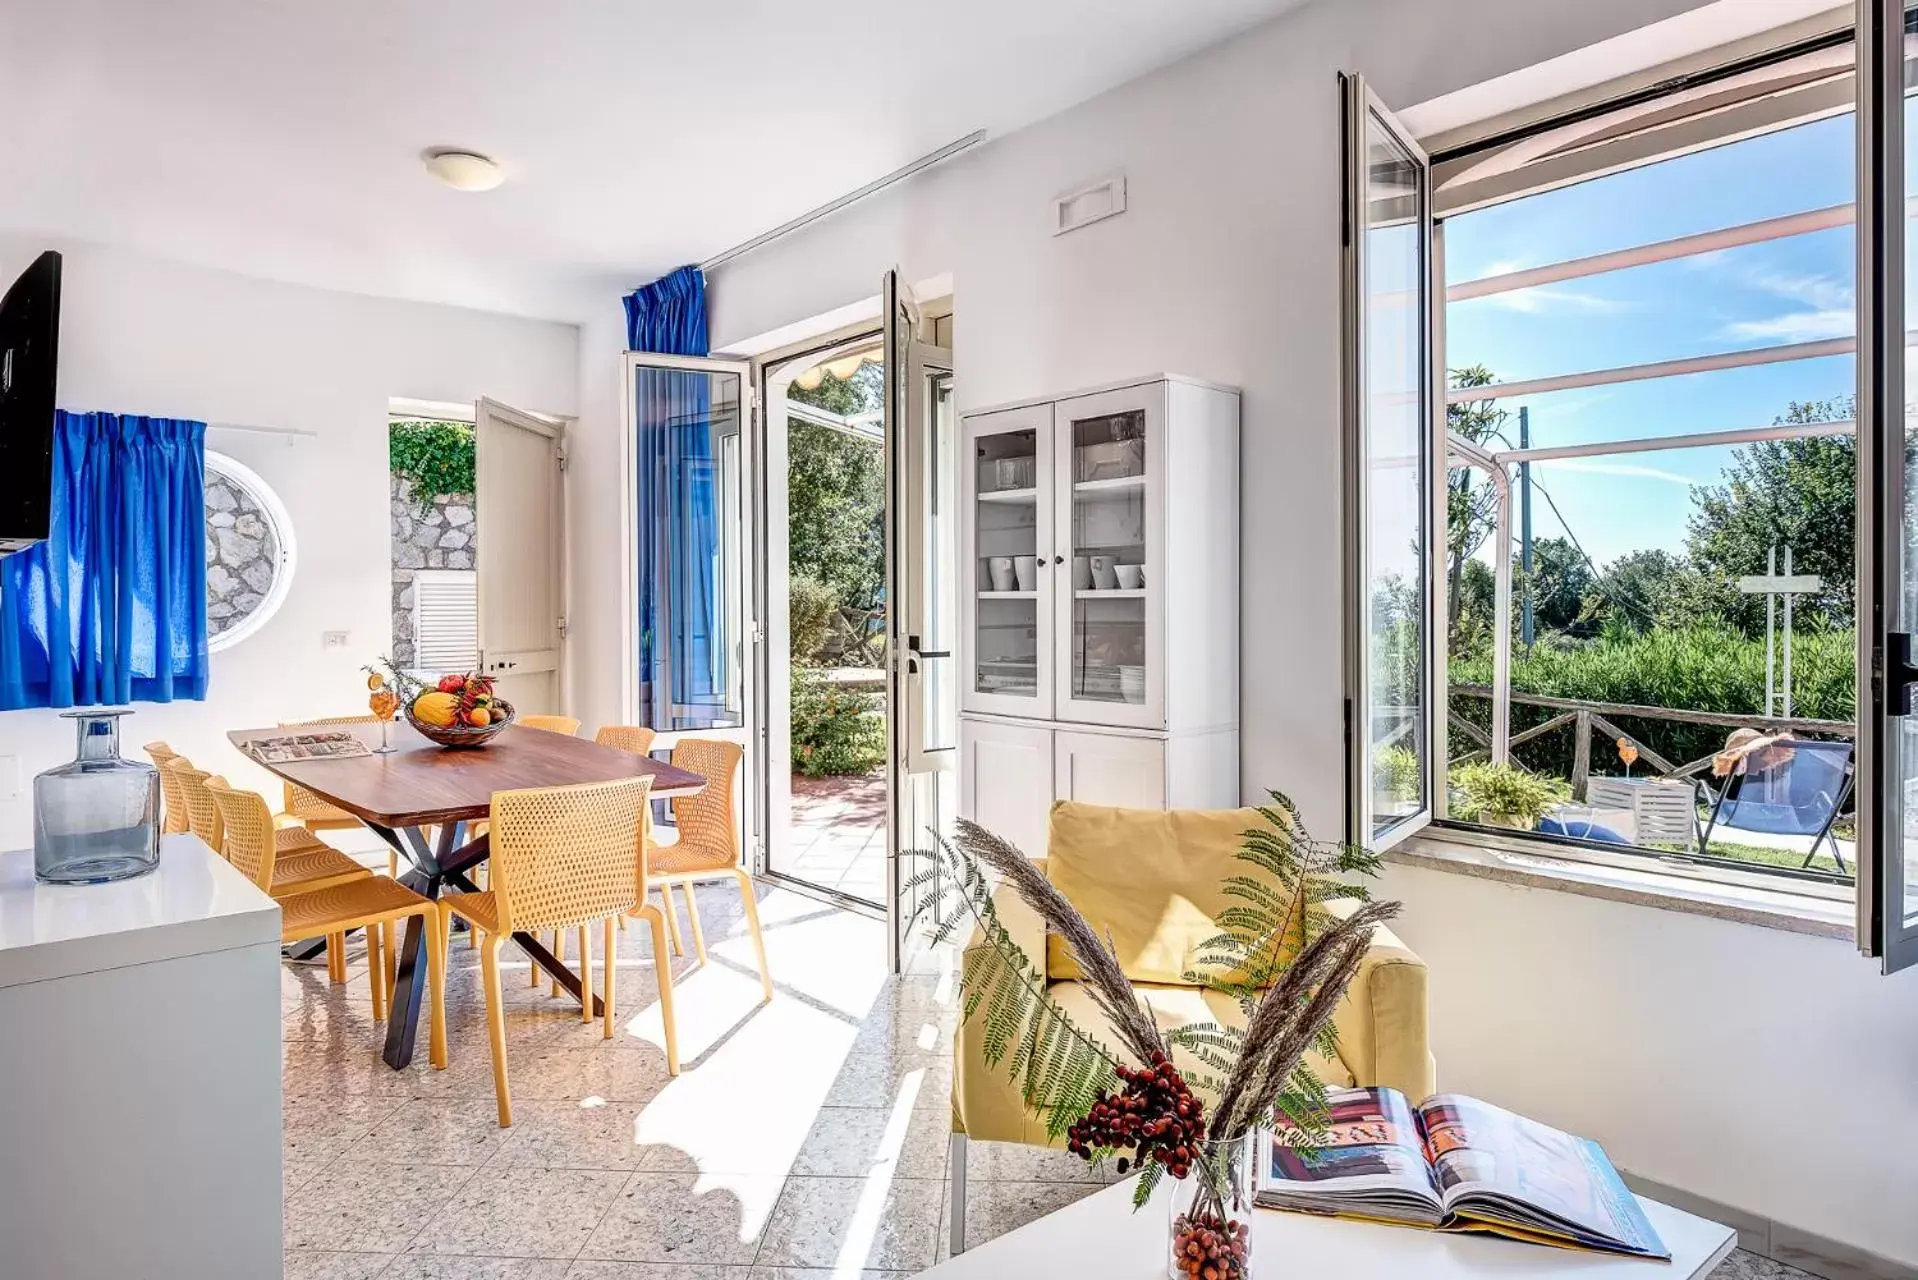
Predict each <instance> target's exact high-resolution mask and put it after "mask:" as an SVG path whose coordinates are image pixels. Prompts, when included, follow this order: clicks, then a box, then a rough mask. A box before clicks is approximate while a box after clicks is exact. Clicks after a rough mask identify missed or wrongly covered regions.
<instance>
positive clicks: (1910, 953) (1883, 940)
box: [1857, 0, 1918, 972]
mask: <svg viewBox="0 0 1918 1280" xmlns="http://www.w3.org/2000/svg"><path fill="white" fill-rule="evenodd" d="M1859 12H1860V26H1859V31H1858V83H1859V94H1858V111H1859V140H1860V146H1859V175H1858V176H1859V201H1860V208H1859V216H1858V249H1859V260H1858V267H1859V269H1858V305H1859V312H1858V324H1859V330H1858V333H1859V342H1858V414H1857V418H1858V577H1859V605H1860V608H1859V627H1858V647H1859V653H1858V663H1859V670H1860V672H1861V673H1869V677H1870V678H1869V681H1868V684H1869V689H1870V693H1869V695H1868V697H1860V698H1859V707H1858V710H1859V720H1858V944H1859V948H1860V949H1861V950H1863V951H1864V952H1865V953H1866V954H1867V955H1871V956H1876V957H1879V958H1880V959H1881V960H1882V961H1883V963H1884V967H1885V970H1886V972H1891V971H1892V970H1895V969H1903V968H1906V967H1908V966H1911V965H1918V714H1914V713H1915V712H1918V705H1914V695H1918V668H1914V662H1918V652H1914V642H1913V638H1912V637H1913V633H1914V632H1918V440H1914V433H1913V428H1914V426H1918V421H1915V420H1914V417H1913V412H1912V406H1911V401H1910V398H1909V397H1910V389H1909V388H1908V387H1907V386H1906V382H1907V378H1906V371H1907V369H1908V368H1909V365H1910V360H1911V354H1912V347H1911V336H1910V334H1909V332H1908V326H1909V325H1910V319H1909V312H1908V310H1907V307H1908V306H1909V303H1908V301H1907V299H1906V297H1905V294H1906V292H1907V289H1908V287H1909V286H1908V281H1909V277H1908V275H1907V272H1908V269H1909V263H1910V262H1911V261H1912V260H1913V258H1914V253H1913V245H1912V242H1911V237H1912V235H1913V227H1914V223H1913V222H1912V220H1911V219H1910V218H1909V217H1908V216H1907V210H1906V198H1905V192H1906V184H1907V183H1908V182H1909V181H1910V178H1909V176H1908V174H1907V169H1908V168H1909V167H1910V163H1911V156H1912V152H1911V149H1910V146H1911V143H1910V139H1909V138H1908V137H1907V132H1908V131H1907V129H1906V121H1907V119H1908V117H1907V110H1908V106H1907V104H1908V103H1909V102H1910V101H1911V96H1912V93H1913V90H1914V88H1918V76H1914V63H1913V62H1912V61H1911V60H1910V59H1909V56H1908V54H1907V52H1906V50H1907V47H1908V45H1907V42H1908V41H1909V40H1910V39H1911V38H1912V35H1911V33H1912V32H1914V31H1915V30H1918V23H1915V22H1914V20H1913V16H1914V13H1918V3H1908V0H1868V2H1867V3H1865V4H1863V5H1861V6H1860V10H1859Z"/></svg>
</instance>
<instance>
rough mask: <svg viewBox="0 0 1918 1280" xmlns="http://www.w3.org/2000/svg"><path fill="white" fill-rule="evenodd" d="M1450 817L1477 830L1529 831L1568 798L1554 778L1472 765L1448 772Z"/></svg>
mask: <svg viewBox="0 0 1918 1280" xmlns="http://www.w3.org/2000/svg"><path fill="white" fill-rule="evenodd" d="M1451 781H1452V791H1453V800H1452V816H1453V817H1454V818H1458V819H1461V820H1463V821H1465V822H1476V823H1479V824H1480V825H1481V826H1487V827H1505V828H1508V829H1510V830H1513V831H1531V830H1533V829H1535V828H1536V827H1537V826H1538V820H1539V819H1540V818H1543V817H1544V816H1545V815H1546V814H1548V813H1550V812H1551V811H1552V810H1553V809H1554V808H1556V807H1557V806H1558V805H1561V804H1564V803H1565V802H1566V801H1568V800H1570V799H1571V798H1572V791H1571V788H1570V787H1568V786H1566V785H1565V784H1564V783H1563V782H1560V781H1559V780H1558V779H1556V778H1544V777H1540V776H1539V775H1538V774H1536V773H1531V772H1529V771H1527V770H1525V769H1520V768H1516V767H1515V766H1513V765H1509V764H1492V763H1490V762H1489V761H1483V760H1481V761H1475V762H1474V763H1472V764H1466V765H1460V766H1459V767H1458V768H1456V769H1454V770H1452V778H1451Z"/></svg>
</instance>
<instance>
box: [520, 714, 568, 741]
mask: <svg viewBox="0 0 1918 1280" xmlns="http://www.w3.org/2000/svg"><path fill="white" fill-rule="evenodd" d="M519 725H520V727H521V728H524V729H542V730H544V731H545V732H547V733H558V734H563V735H565V736H566V737H568V738H571V737H573V736H575V735H576V734H578V733H579V721H578V720H577V719H575V718H574V717H572V716H521V717H520V718H519Z"/></svg>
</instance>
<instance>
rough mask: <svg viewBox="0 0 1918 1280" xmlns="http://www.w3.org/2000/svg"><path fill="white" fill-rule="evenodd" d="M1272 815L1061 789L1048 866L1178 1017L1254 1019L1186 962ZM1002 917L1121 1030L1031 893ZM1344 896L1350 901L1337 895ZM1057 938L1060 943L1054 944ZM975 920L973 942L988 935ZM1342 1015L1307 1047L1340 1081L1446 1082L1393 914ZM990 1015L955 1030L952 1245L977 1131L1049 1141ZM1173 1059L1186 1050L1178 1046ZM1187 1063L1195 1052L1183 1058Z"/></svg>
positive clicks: (1084, 1010) (1007, 895)
mask: <svg viewBox="0 0 1918 1280" xmlns="http://www.w3.org/2000/svg"><path fill="white" fill-rule="evenodd" d="M1261 821H1263V820H1262V819H1261V818H1259V817H1258V815H1257V814H1256V813H1253V812H1252V811H1250V810H1226V811H1221V812H1216V813H1191V812H1188V813H1176V812H1175V813H1157V812H1151V811H1145V810H1123V809H1107V808H1103V807H1099V806H1091V805H1080V804H1074V803H1070V802H1061V803H1059V804H1057V805H1055V806H1054V807H1053V814H1052V824H1051V831H1050V835H1049V840H1048V854H1049V857H1048V859H1046V860H1042V862H1041V865H1042V866H1043V867H1044V868H1045V870H1046V873H1047V878H1048V879H1050V880H1051V881H1052V883H1053V885H1054V887H1056V888H1058V889H1059V891H1060V892H1061V893H1063V894H1064V895H1065V896H1066V898H1067V899H1068V900H1069V901H1071V902H1072V904H1073V905H1074V906H1075V907H1076V908H1078V910H1079V911H1080V912H1081V914H1083V915H1085V917H1086V919H1087V920H1088V921H1089V922H1090V923H1091V924H1092V925H1093V927H1094V928H1095V929H1098V930H1099V932H1100V934H1101V935H1102V936H1106V937H1109V938H1110V939H1111V940H1112V941H1113V943H1114V946H1115V948H1116V950H1117V952H1118V955H1119V959H1120V962H1121V965H1122V966H1123V967H1124V968H1125V970H1126V973H1127V975H1128V976H1129V977H1131V978H1132V979H1133V986H1134V989H1135V990H1137V991H1138V992H1139V993H1140V995H1141V997H1142V998H1143V999H1144V1000H1145V1002H1146V1003H1147V1005H1149V1006H1150V1007H1151V1009H1152V1013H1153V1016H1154V1018H1155V1019H1156V1020H1157V1021H1158V1023H1159V1025H1160V1026H1162V1027H1165V1028H1167V1029H1171V1028H1173V1027H1177V1026H1183V1025H1187V1024H1190V1023H1194V1022H1216V1023H1218V1024H1220V1025H1243V1016H1242V1015H1241V1013H1240V1011H1239V1008H1238V1004H1237V1002H1236V1001H1234V1000H1232V999H1230V998H1228V997H1225V996H1222V995H1220V994H1219V993H1217V992H1214V991H1210V990H1208V989H1206V988H1203V987H1199V986H1194V985H1192V984H1190V983H1186V982H1183V981H1176V980H1175V981H1168V980H1166V979H1169V978H1176V977H1177V976H1178V975H1179V974H1181V973H1183V971H1184V967H1183V965H1182V964H1180V963H1178V958H1179V957H1180V956H1181V955H1182V954H1185V955H1189V954H1191V951H1192V950H1193V949H1194V947H1195V946H1196V944H1197V943H1198V942H1202V941H1203V938H1204V936H1209V935H1210V934H1211V933H1212V932H1215V931H1216V930H1215V928H1214V927H1213V926H1212V925H1211V924H1210V923H1209V920H1208V919H1207V917H1208V916H1209V915H1211V914H1215V913H1216V911H1217V909H1218V907H1219V906H1220V905H1222V904H1221V900H1220V898H1219V895H1218V892H1217V890H1218V885H1219V883H1220V881H1221V880H1223V879H1224V877H1225V876H1227V875H1232V874H1239V873H1242V872H1243V871H1244V870H1245V868H1244V866H1243V864H1239V865H1236V866H1234V865H1231V864H1232V863H1233V861H1234V860H1235V859H1236V853H1237V849H1238V846H1239V834H1240V833H1242V832H1243V831H1245V830H1246V829H1247V828H1248V827H1250V826H1253V825H1256V824H1258V823H1259V822H1261ZM994 905H995V907H996V909H997V911H998V915H999V919H1000V922H1001V923H1002V924H1004V925H1005V927H1006V929H1007V931H1008V932H1009V933H1010V934H1011V936H1012V938H1013V940H1014V941H1015V942H1017V943H1018V944H1019V946H1020V948H1021V949H1022V950H1023V951H1024V952H1025V954H1026V955H1027V956H1029V957H1031V958H1032V960H1033V963H1035V964H1038V965H1041V966H1043V968H1044V970H1045V972H1046V973H1047V975H1048V977H1047V989H1048V991H1049V992H1050V994H1051V995H1052V997H1053V999H1054V1000H1056V1001H1057V1002H1058V1003H1059V1004H1060V1005H1061V1006H1062V1007H1063V1008H1065V1010H1066V1011H1067V1012H1068V1013H1069V1014H1070V1015H1071V1017H1072V1018H1073V1019H1074V1021H1076V1022H1077V1023H1078V1024H1079V1025H1080V1026H1081V1027H1083V1028H1085V1029H1086V1030H1087V1031H1089V1032H1091V1033H1092V1034H1093V1035H1094V1036H1098V1037H1100V1038H1103V1039H1106V1040H1107V1041H1108V1042H1110V1041H1111V1036H1110V1033H1109V1031H1108V1029H1107V1024H1106V1019H1105V1018H1104V1017H1103V1015H1101V1014H1100V1013H1099V1011H1098V1009H1097V1007H1096V1006H1095V1005H1094V1003H1093V1001H1092V998H1091V996H1090V995H1089V994H1088V993H1087V992H1086V990H1085V987H1084V984H1083V983H1081V982H1080V981H1079V980H1078V978H1077V976H1076V969H1075V968H1074V967H1073V966H1072V964H1071V962H1070V958H1069V957H1068V956H1066V955H1065V954H1064V953H1063V951H1062V949H1061V948H1060V947H1059V946H1058V940H1057V939H1048V938H1047V936H1046V930H1045V924H1044V922H1043V921H1042V920H1040V918H1039V917H1038V915H1036V914H1035V913H1034V912H1033V911H1032V909H1031V908H1030V907H1028V906H1027V905H1026V904H1025V902H1024V901H1023V900H1021V899H1020V898H1019V896H1018V895H1017V894H1016V893H1014V892H1012V891H1011V890H1010V889H1002V890H1000V892H999V893H998V895H997V896H996V897H995V898H994ZM1330 905H1332V906H1333V908H1334V909H1336V908H1337V906H1338V905H1339V904H1336V903H1334V904H1330ZM1049 943H1050V944H1052V947H1051V951H1050V953H1049V952H1048V944H1049ZM984 945H985V942H984V940H983V938H982V937H981V936H979V935H978V934H977V933H975V934H974V936H973V938H972V940H971V941H970V942H969V943H968V944H967V950H968V951H970V950H972V949H973V948H975V947H980V946H984ZM1333 1020H1334V1022H1335V1024H1336V1025H1337V1028H1338V1041H1339V1046H1338V1056H1337V1059H1336V1060H1331V1061H1328V1060H1326V1059H1324V1058H1322V1057H1321V1058H1316V1059H1311V1060H1308V1061H1309V1062H1310V1065H1312V1066H1313V1068H1314V1069H1315V1070H1316V1071H1317V1072H1318V1074H1319V1077H1320V1078H1321V1079H1322V1080H1324V1081H1325V1082H1326V1083H1327V1084H1328V1085H1332V1086H1349V1085H1386V1086H1390V1087H1391V1088H1394V1089H1398V1090H1400V1091H1401V1092H1403V1093H1404V1094H1405V1095H1406V1096H1407V1097H1408V1098H1411V1099H1413V1100H1414V1101H1418V1100H1420V1099H1423V1098H1425V1097H1427V1096H1428V1095H1430V1094H1431V1093H1432V1092H1433V1090H1434V1088H1435V1084H1434V1075H1435V1071H1436V1068H1435V1065H1434V1063H1433V1060H1432V1054H1431V1050H1430V1047H1429V1042H1428V1040H1427V1036H1426V984H1425V965H1424V963H1423V962H1422V961H1421V960H1420V959H1419V958H1418V957H1417V956H1416V955H1414V954H1413V953H1412V951H1411V949H1410V948H1408V947H1407V946H1406V945H1405V944H1404V943H1402V942H1400V941H1399V939H1398V938H1397V937H1396V936H1395V935H1393V933H1392V932H1391V930H1389V929H1386V928H1379V929H1377V930H1376V931H1375V932H1374V933H1373V936H1372V946H1371V950H1370V951H1369V952H1368V953H1367V954H1366V957H1365V961H1364V964H1363V965H1362V967H1361V968H1360V970H1359V973H1358V976H1357V977H1356V978H1354V979H1353V981H1352V985H1351V986H1350V987H1349V988H1348V989H1347V991H1346V994H1345V998H1344V1000H1343V1001H1342V1002H1341V1003H1340V1005H1339V1008H1338V1011H1337V1013H1336V1014H1335V1015H1334V1019H1333ZM983 1021H984V1020H983V1019H982V1018H975V1019H973V1020H972V1021H971V1022H969V1023H962V1024H961V1025H960V1027H959V1029H958V1032H957V1035H956V1038H955V1040H954V1044H953V1075H952V1133H953V1142H952V1147H953V1150H952V1166H951V1168H952V1173H951V1183H952V1186H951V1194H952V1223H953V1226H952V1249H953V1252H955V1253H957V1252H960V1251H961V1250H962V1249H963V1248H964V1233H965V1225H964V1218H965V1168H966V1164H965V1159H966V1149H965V1148H966V1140H967V1139H968V1138H969V1137H970V1138H981V1139H985V1140H987V1141H993V1142H1019V1143H1024V1144H1027V1145H1030V1146H1047V1145H1052V1146H1063V1145H1064V1143H1063V1141H1061V1142H1057V1143H1049V1142H1048V1140H1047V1138H1046V1129H1045V1122H1044V1120H1043V1119H1041V1118H1040V1117H1038V1116H1036V1115H1034V1114H1032V1113H1031V1112H1029V1111H1028V1110H1027V1109H1026V1106H1025V1103H1024V1100H1023V1098H1022V1097H1021V1096H1020V1092H1019V1087H1018V1085H1017V1084H1016V1083H1015V1082H1014V1081H1013V1080H1012V1079H1011V1078H1010V1077H1009V1075H1008V1073H1007V1070H1006V1064H1005V1063H1003V1062H1001V1063H999V1064H997V1065H994V1066H987V1065H986V1062H985V1055H984V1045H983V1041H984V1026H983ZM1173 1056H1174V1060H1175V1061H1179V1060H1180V1059H1181V1058H1182V1057H1183V1056H1184V1051H1183V1050H1175V1052H1174V1055H1173ZM1180 1065H1182V1066H1186V1067H1190V1066H1191V1065H1192V1064H1189V1063H1184V1062H1181V1064H1180Z"/></svg>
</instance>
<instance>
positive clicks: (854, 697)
mask: <svg viewBox="0 0 1918 1280" xmlns="http://www.w3.org/2000/svg"><path fill="white" fill-rule="evenodd" d="M792 760H793V767H794V768H795V769H797V770H799V772H801V773H803V774H805V775H806V776H807V777H808V778H823V777H827V776H830V775H833V774H843V773H872V772H873V771H874V770H876V769H878V768H879V766H880V765H882V764H884V763H885V762H886V717H885V699H884V698H882V697H881V696H880V695H879V694H876V693H863V692H860V691H858V690H854V689H842V688H839V687H838V686H836V685H834V684H833V683H832V681H830V680H829V679H827V678H826V675H825V673H824V672H821V671H819V670H818V669H816V668H812V667H800V666H795V667H793V668H792Z"/></svg>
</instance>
